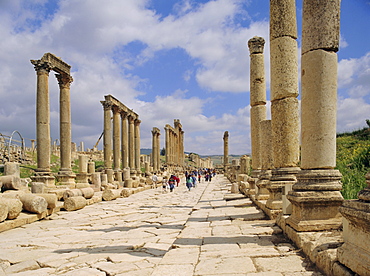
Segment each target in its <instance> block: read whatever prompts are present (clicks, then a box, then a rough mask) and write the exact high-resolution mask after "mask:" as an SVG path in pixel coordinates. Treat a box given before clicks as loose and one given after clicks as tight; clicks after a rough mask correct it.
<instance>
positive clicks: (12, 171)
mask: <svg viewBox="0 0 370 276" xmlns="http://www.w3.org/2000/svg"><path fill="white" fill-rule="evenodd" d="M20 173H21V170H20V168H19V163H16V162H6V163H5V165H4V175H15V176H18V177H21V174H20Z"/></svg>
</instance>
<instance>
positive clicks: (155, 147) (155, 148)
mask: <svg viewBox="0 0 370 276" xmlns="http://www.w3.org/2000/svg"><path fill="white" fill-rule="evenodd" d="M158 132H159V129H158V128H156V127H153V130H152V135H153V137H152V163H153V172H155V173H157V172H158V158H157V155H158V153H159V149H158V141H157V140H158V136H159V134H158Z"/></svg>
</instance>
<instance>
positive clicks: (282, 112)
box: [266, 0, 300, 218]
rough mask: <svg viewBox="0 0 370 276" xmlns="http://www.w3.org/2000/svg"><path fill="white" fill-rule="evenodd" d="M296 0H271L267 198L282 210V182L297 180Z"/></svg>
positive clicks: (284, 184)
mask: <svg viewBox="0 0 370 276" xmlns="http://www.w3.org/2000/svg"><path fill="white" fill-rule="evenodd" d="M296 39H297V24H296V6H295V0H271V1H270V63H271V66H270V68H271V74H270V75H271V88H270V92H271V94H270V99H271V128H272V148H273V165H274V169H273V170H272V177H271V180H270V184H269V186H268V189H269V192H270V193H271V194H272V196H270V198H269V199H268V201H267V202H266V207H267V208H269V209H270V210H277V211H276V212H271V215H270V218H272V217H274V214H275V215H277V213H278V212H281V211H280V210H281V209H282V193H283V188H284V190H285V186H288V185H289V186H290V187H291V185H293V184H294V183H295V182H296V180H297V179H296V174H297V172H298V171H299V170H300V169H299V167H298V166H297V165H298V162H299V112H298V99H297V96H298V55H297V53H298V50H297V48H298V46H297V41H296Z"/></svg>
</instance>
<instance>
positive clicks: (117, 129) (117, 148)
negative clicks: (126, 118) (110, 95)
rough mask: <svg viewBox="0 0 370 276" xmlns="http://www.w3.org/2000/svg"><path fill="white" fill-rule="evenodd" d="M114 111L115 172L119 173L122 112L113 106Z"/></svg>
mask: <svg viewBox="0 0 370 276" xmlns="http://www.w3.org/2000/svg"><path fill="white" fill-rule="evenodd" d="M112 111H113V170H114V171H115V172H117V171H119V170H120V169H121V163H120V159H121V158H120V148H121V135H120V134H121V133H120V110H119V107H118V106H113V107H112Z"/></svg>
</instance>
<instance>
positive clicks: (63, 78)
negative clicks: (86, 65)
mask: <svg viewBox="0 0 370 276" xmlns="http://www.w3.org/2000/svg"><path fill="white" fill-rule="evenodd" d="M55 77H56V78H57V80H58V83H59V87H60V88H70V86H71V83H72V82H73V78H72V76H71V75H68V74H55Z"/></svg>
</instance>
